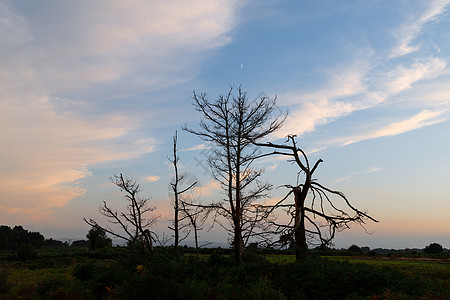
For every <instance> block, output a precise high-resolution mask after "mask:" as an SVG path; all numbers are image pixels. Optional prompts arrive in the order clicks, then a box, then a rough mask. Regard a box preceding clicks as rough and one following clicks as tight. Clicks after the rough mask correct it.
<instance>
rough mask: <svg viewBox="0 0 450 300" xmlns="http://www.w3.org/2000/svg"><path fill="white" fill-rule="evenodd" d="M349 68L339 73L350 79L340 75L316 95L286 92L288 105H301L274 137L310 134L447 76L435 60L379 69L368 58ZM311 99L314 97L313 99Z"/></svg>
mask: <svg viewBox="0 0 450 300" xmlns="http://www.w3.org/2000/svg"><path fill="white" fill-rule="evenodd" d="M368 66H370V67H368ZM351 68H353V69H351ZM351 68H347V69H346V70H342V73H343V74H351V76H345V75H343V76H342V78H340V80H338V81H331V82H330V84H329V85H327V86H326V87H324V88H323V89H321V90H319V91H317V92H314V93H310V94H299V95H297V96H295V95H294V94H293V93H292V92H289V93H286V94H285V97H288V98H289V97H290V99H289V100H288V101H287V103H295V102H297V103H299V102H300V104H298V105H297V106H293V108H291V111H290V114H289V116H288V118H287V120H286V121H285V124H284V126H283V127H282V129H281V130H280V131H278V132H277V133H276V137H278V138H281V137H285V136H287V135H288V134H296V135H297V136H301V135H303V134H305V133H307V132H313V131H315V130H316V129H317V127H319V126H322V125H326V124H329V123H332V122H334V121H336V120H338V119H340V118H343V117H345V116H348V115H350V114H352V113H355V112H357V111H361V110H367V109H371V108H374V107H376V106H379V105H381V104H383V103H386V101H388V100H390V99H392V98H394V96H396V95H398V94H400V93H404V92H405V91H408V90H410V89H412V88H413V86H414V84H416V83H418V82H421V81H424V80H430V79H434V78H436V77H438V76H441V75H445V74H446V73H448V71H447V69H446V68H447V62H446V61H444V60H443V59H439V58H434V57H428V58H421V59H415V60H413V61H412V62H410V63H409V64H407V63H404V64H394V65H388V64H386V66H385V68H381V69H380V68H379V63H376V61H372V62H371V63H370V59H368V61H367V62H366V66H365V67H364V68H361V67H360V66H359V65H358V64H353V65H352V67H351ZM363 70H364V71H363ZM336 72H337V73H339V72H338V71H336ZM347 81H348V82H347ZM335 82H338V83H339V84H336V83H335ZM355 82H357V84H355ZM341 86H342V87H341ZM445 91H446V90H445ZM444 94H445V95H446V94H447V93H446V92H442V93H441V96H442V95H444ZM314 97H317V98H316V99H315V100H313V99H314ZM303 99H304V100H303ZM422 102H423V101H422ZM425 105H429V104H426V103H425ZM380 137H381V136H380Z"/></svg>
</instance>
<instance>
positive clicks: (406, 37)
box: [390, 0, 450, 58]
mask: <svg viewBox="0 0 450 300" xmlns="http://www.w3.org/2000/svg"><path fill="white" fill-rule="evenodd" d="M449 3H450V1H449V0H437V1H430V3H429V7H428V9H427V10H425V12H424V13H423V14H422V15H420V16H418V17H416V18H413V20H412V21H411V22H409V23H406V24H404V25H402V26H401V27H400V28H398V29H397V30H396V31H394V35H395V36H396V37H397V39H398V44H397V45H396V47H394V48H393V50H392V52H391V54H390V58H394V57H398V56H403V55H407V54H410V53H413V52H415V51H417V50H419V48H420V43H419V44H413V40H414V39H415V38H416V37H417V36H419V35H420V33H421V32H422V28H423V27H424V25H426V24H427V23H429V22H431V21H434V20H436V19H437V18H438V17H439V16H440V15H442V14H443V13H444V12H445V10H446V8H447V5H448V4H449Z"/></svg>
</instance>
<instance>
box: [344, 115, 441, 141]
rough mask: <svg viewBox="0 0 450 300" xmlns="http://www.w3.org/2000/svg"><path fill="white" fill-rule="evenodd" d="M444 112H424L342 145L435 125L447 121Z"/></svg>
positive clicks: (354, 138) (350, 139)
mask: <svg viewBox="0 0 450 300" xmlns="http://www.w3.org/2000/svg"><path fill="white" fill-rule="evenodd" d="M445 112H447V110H441V111H430V110H424V111H421V112H420V113H418V114H416V115H414V116H412V117H411V118H408V119H406V120H403V121H398V122H393V123H391V124H389V125H387V126H384V127H382V128H380V129H377V130H373V131H370V132H367V133H364V134H362V135H359V136H354V137H350V138H348V139H347V140H346V141H345V142H344V143H343V145H349V144H352V143H356V142H359V141H362V140H367V139H374V138H380V137H384V136H393V135H398V134H401V133H405V132H408V131H411V130H415V129H419V128H422V127H425V126H430V125H433V124H437V123H440V122H443V121H445V120H447V119H448V117H447V118H446V117H444V116H443V115H444V113H445Z"/></svg>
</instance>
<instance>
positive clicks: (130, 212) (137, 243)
mask: <svg viewBox="0 0 450 300" xmlns="http://www.w3.org/2000/svg"><path fill="white" fill-rule="evenodd" d="M111 181H112V183H114V184H115V185H116V186H117V187H119V188H120V190H121V191H123V192H125V196H124V197H125V199H126V201H127V206H126V211H123V212H119V211H117V210H114V209H112V208H110V207H109V206H108V204H107V203H106V201H103V205H102V206H101V207H100V213H101V214H102V215H104V216H105V217H107V219H108V221H109V222H110V223H111V224H113V225H115V226H116V227H118V228H115V229H113V228H111V227H109V226H100V225H99V224H98V223H97V221H95V220H94V219H91V218H90V219H89V220H87V219H86V218H84V221H85V222H86V223H87V224H89V225H90V226H92V227H93V228H101V229H103V230H104V231H106V232H107V233H109V234H111V235H113V236H115V237H118V238H121V239H124V240H125V241H127V243H128V245H129V246H130V248H131V249H133V250H135V251H140V252H142V253H144V254H146V253H149V252H151V251H153V237H152V234H154V233H152V232H151V231H150V228H151V227H153V226H154V225H156V221H157V219H158V216H155V215H152V214H150V213H151V212H153V211H154V210H155V207H154V206H150V205H149V200H150V199H149V198H142V197H139V192H141V188H140V185H139V184H138V183H137V181H136V180H134V179H130V178H126V177H124V176H123V175H122V174H120V175H119V176H117V175H114V176H113V177H112V178H111ZM139 249H140V250H139Z"/></svg>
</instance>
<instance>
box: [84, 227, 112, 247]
mask: <svg viewBox="0 0 450 300" xmlns="http://www.w3.org/2000/svg"><path fill="white" fill-rule="evenodd" d="M86 237H87V239H88V245H89V250H94V251H95V250H98V249H102V248H107V247H111V246H112V240H111V239H110V238H109V237H107V236H106V232H105V230H103V229H102V228H100V227H95V226H94V227H92V228H91V229H90V230H89V232H88V234H87V235H86Z"/></svg>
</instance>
